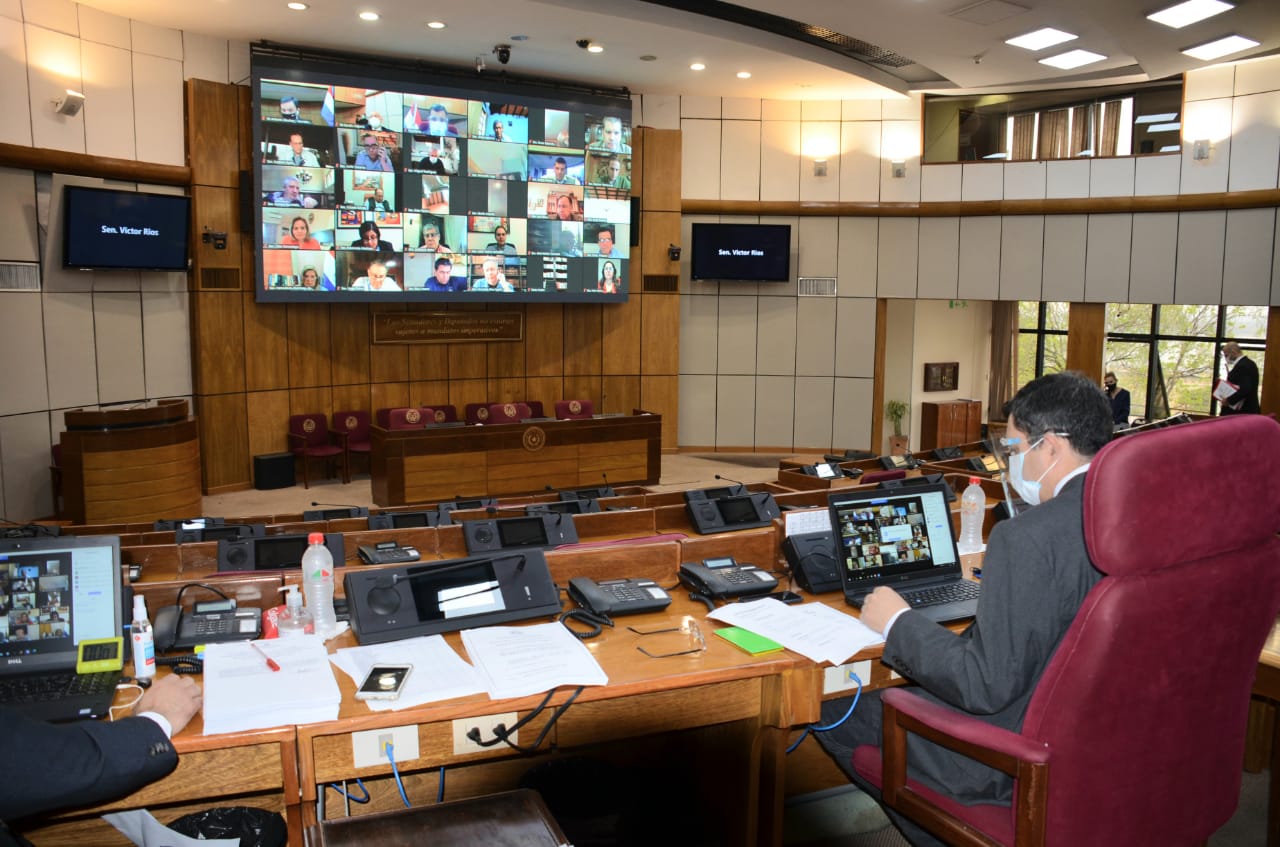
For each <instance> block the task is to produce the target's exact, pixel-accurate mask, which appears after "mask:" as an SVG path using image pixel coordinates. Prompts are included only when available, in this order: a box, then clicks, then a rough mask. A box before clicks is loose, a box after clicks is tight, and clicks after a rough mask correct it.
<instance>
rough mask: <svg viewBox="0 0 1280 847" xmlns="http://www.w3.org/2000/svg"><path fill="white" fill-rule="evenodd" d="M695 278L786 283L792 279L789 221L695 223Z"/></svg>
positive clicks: (693, 258) (692, 261)
mask: <svg viewBox="0 0 1280 847" xmlns="http://www.w3.org/2000/svg"><path fill="white" fill-rule="evenodd" d="M689 271H690V276H691V277H692V278H693V279H706V280H744V281H749V282H786V281H787V280H789V279H790V278H791V227H790V226H789V225H787V224H704V223H696V224H694V225H693V255H692V257H691V261H690V266H689Z"/></svg>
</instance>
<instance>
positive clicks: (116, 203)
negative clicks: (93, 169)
mask: <svg viewBox="0 0 1280 847" xmlns="http://www.w3.org/2000/svg"><path fill="white" fill-rule="evenodd" d="M62 209H63V221H62V264H63V267H67V268H79V269H82V270H141V271H185V270H187V224H188V220H189V219H190V216H191V199H190V198H189V197H185V196H183V195H181V194H148V193H145V192H142V191H120V190H117V189H109V188H87V187H84V186H79V185H68V186H65V187H64V189H63V193H62Z"/></svg>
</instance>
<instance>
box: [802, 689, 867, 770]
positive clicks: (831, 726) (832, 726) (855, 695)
mask: <svg viewBox="0 0 1280 847" xmlns="http://www.w3.org/2000/svg"><path fill="white" fill-rule="evenodd" d="M849 679H851V680H853V681H854V682H855V683H856V684H857V686H858V688H857V690H856V691H854V692H853V702H852V703H850V704H849V711H847V712H845V713H844V717H842V718H840V720H838V721H836V722H835V723H832V724H827V725H826V726H815V725H814V724H809V725H808V726H806V727H805V728H804V732H802V733H800V737H799V738H797V739H796V740H795V743H794V744H792V745H791V746H790V747H788V748H787V752H788V753H790V752H791V751H793V750H795V749H796V748H797V747H799V746H800V742H802V741H804V740H805V738H807V737H808V735H809V733H810V732H811V731H812V732H827V731H828V730H832V729H835V728H836V727H838V726H840V724H842V723H844V722H845V721H847V720H849V717H850V715H852V714H853V710H854V709H856V708H857V707H858V699H859V698H860V697H862V680H861V679H859V678H858V675H857V674H856V673H851V674H849Z"/></svg>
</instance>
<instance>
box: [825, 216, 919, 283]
mask: <svg viewBox="0 0 1280 847" xmlns="http://www.w3.org/2000/svg"><path fill="white" fill-rule="evenodd" d="M839 224H840V230H839V231H840V239H839V248H838V250H839V252H838V259H839V264H838V267H837V277H838V280H837V286H836V287H837V290H838V291H839V293H840V296H841V297H875V296H876V284H877V283H876V268H877V256H878V255H879V242H880V222H879V220H877V219H876V218H840V221H839ZM913 249H914V248H913Z"/></svg>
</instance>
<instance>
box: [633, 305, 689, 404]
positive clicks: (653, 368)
mask: <svg viewBox="0 0 1280 847" xmlns="http://www.w3.org/2000/svg"><path fill="white" fill-rule="evenodd" d="M641 307H642V308H641V318H642V321H641V323H642V329H641V338H642V339H643V341H642V343H643V347H642V349H641V351H640V372H641V373H642V374H645V375H646V376H647V375H650V374H655V375H656V374H678V373H680V297H679V296H678V295H676V294H646V295H644V300H643V303H642V304H641ZM670 411H671V414H672V415H673V416H674V414H675V408H674V407H673V408H672V409H671V410H670Z"/></svg>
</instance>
